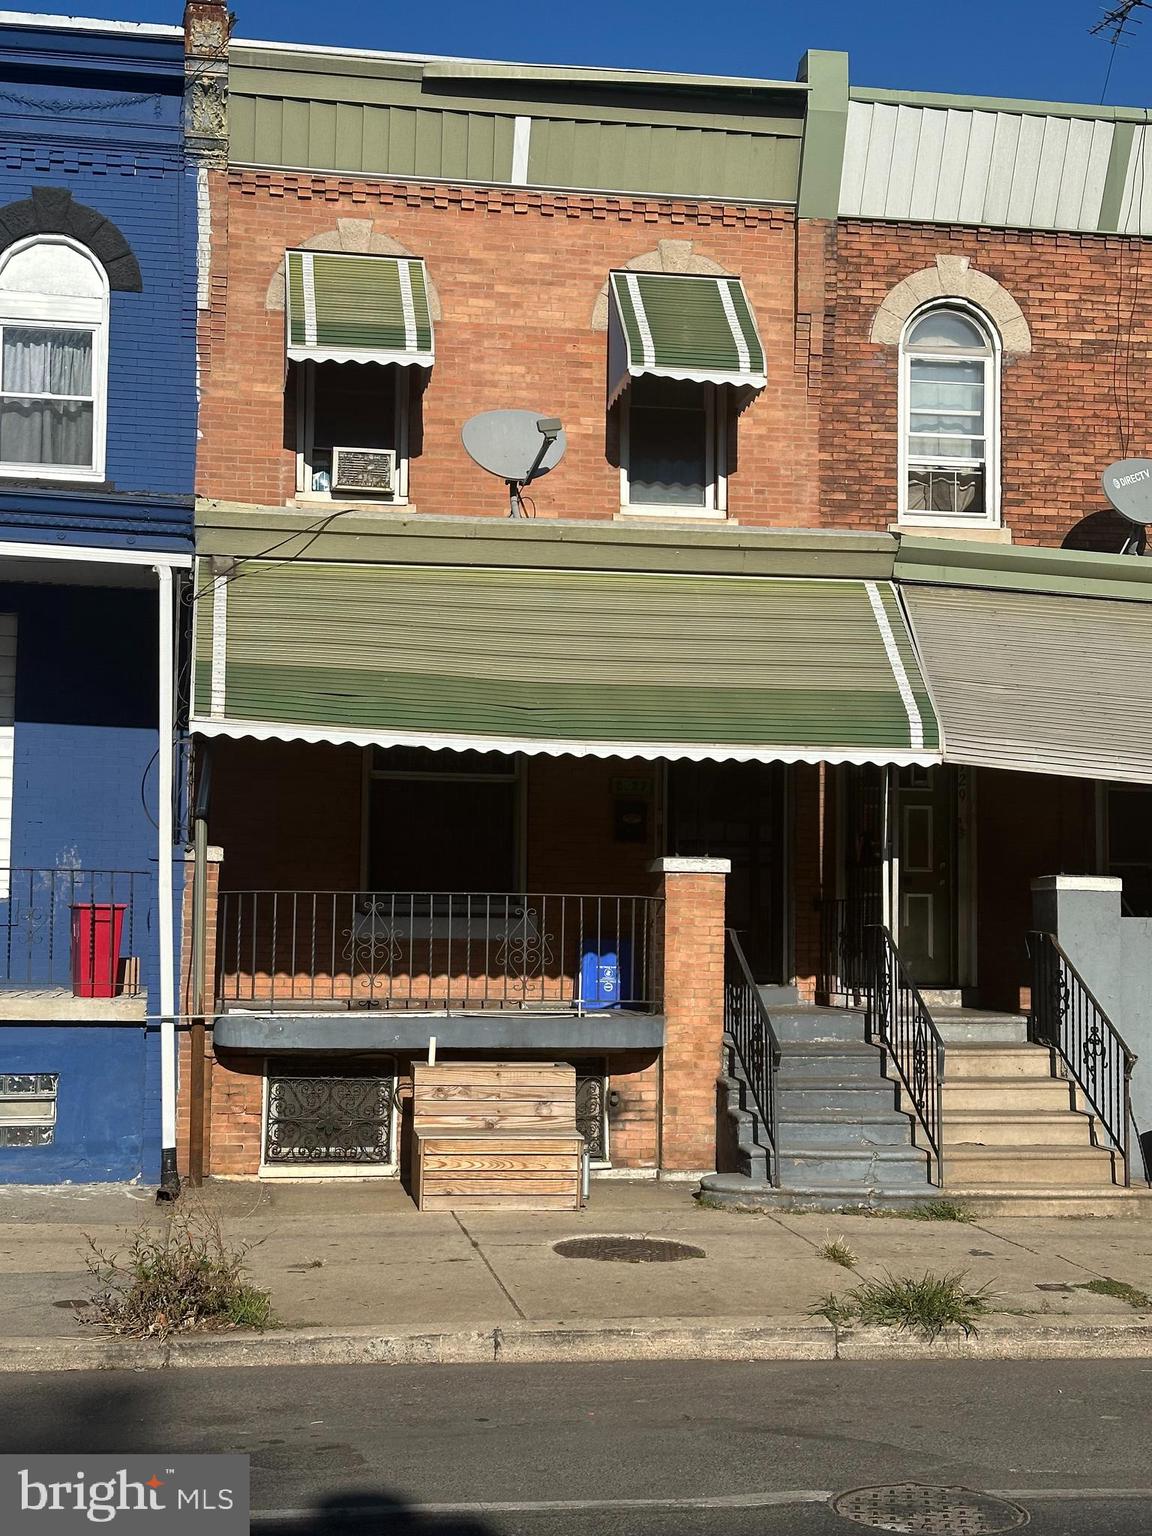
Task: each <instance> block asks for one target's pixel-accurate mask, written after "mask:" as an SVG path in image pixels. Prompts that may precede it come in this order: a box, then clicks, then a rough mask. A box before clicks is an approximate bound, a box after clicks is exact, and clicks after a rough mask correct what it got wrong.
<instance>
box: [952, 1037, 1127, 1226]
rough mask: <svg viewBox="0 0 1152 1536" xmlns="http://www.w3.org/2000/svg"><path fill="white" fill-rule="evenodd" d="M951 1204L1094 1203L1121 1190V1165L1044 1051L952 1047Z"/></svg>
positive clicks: (1030, 1047) (1027, 1047)
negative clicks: (1010, 1200)
mask: <svg viewBox="0 0 1152 1536" xmlns="http://www.w3.org/2000/svg"><path fill="white" fill-rule="evenodd" d="M942 1131H943V1137H942V1140H943V1147H942V1151H943V1159H944V1190H945V1193H946V1194H948V1195H949V1196H954V1197H956V1198H959V1199H963V1198H965V1197H966V1196H969V1195H971V1196H993V1195H996V1194H1003V1195H1019V1196H1020V1197H1021V1198H1030V1199H1035V1198H1037V1197H1043V1196H1045V1195H1049V1196H1061V1195H1062V1196H1064V1197H1069V1196H1080V1197H1082V1198H1089V1197H1095V1196H1098V1195H1100V1194H1103V1193H1105V1192H1108V1191H1111V1190H1113V1189H1116V1188H1117V1187H1118V1186H1119V1185H1120V1184H1122V1182H1123V1168H1122V1167H1121V1166H1120V1160H1119V1158H1118V1157H1117V1156H1116V1155H1115V1154H1114V1153H1113V1152H1112V1151H1111V1150H1110V1149H1109V1147H1108V1146H1107V1145H1106V1138H1105V1137H1104V1135H1103V1133H1102V1131H1101V1129H1100V1127H1099V1125H1098V1123H1097V1122H1096V1120H1095V1118H1094V1116H1092V1115H1091V1114H1089V1113H1087V1112H1086V1111H1084V1110H1083V1109H1082V1108H1081V1107H1080V1104H1079V1095H1078V1094H1077V1091H1076V1088H1075V1086H1074V1085H1073V1084H1072V1083H1071V1082H1069V1080H1068V1079H1067V1078H1065V1077H1063V1076H1057V1075H1054V1062H1053V1053H1052V1052H1051V1051H1050V1050H1049V1049H1048V1048H1047V1047H1046V1046H1042V1045H1029V1044H1027V1043H1022V1044H1021V1043H1013V1044H967V1045H951V1046H949V1047H948V1050H947V1054H946V1066H945V1073H944V1089H943V1110H942Z"/></svg>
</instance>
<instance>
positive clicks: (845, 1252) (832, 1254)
mask: <svg viewBox="0 0 1152 1536" xmlns="http://www.w3.org/2000/svg"><path fill="white" fill-rule="evenodd" d="M816 1251H817V1253H819V1255H820V1257H821V1258H822V1259H827V1260H828V1262H829V1264H839V1266H840V1268H841V1269H855V1268H856V1266H857V1264H858V1263H859V1262H860V1260H859V1258H858V1257H857V1255H856V1254H855V1253H854V1252H853V1250H852V1249H851V1248H850V1247H849V1246H848V1244H847V1243H846V1242H845V1240H844V1239H843V1238H842V1237H830V1238H829V1239H828V1241H827V1242H826V1243H823V1244H821V1246H820V1247H819V1248H818V1249H817V1250H816Z"/></svg>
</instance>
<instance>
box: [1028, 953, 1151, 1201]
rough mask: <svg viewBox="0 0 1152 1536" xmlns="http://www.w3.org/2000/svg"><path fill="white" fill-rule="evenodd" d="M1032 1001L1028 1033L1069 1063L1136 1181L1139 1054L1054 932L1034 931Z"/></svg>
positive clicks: (1126, 1174)
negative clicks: (1134, 1120) (1134, 1134)
mask: <svg viewBox="0 0 1152 1536" xmlns="http://www.w3.org/2000/svg"><path fill="white" fill-rule="evenodd" d="M1028 950H1029V954H1030V956H1031V959H1032V1001H1031V1006H1030V1008H1029V1010H1028V1038H1029V1040H1032V1041H1034V1042H1035V1043H1036V1044H1038V1045H1046V1046H1049V1047H1050V1048H1051V1049H1052V1050H1054V1051H1055V1052H1056V1053H1057V1054H1058V1055H1059V1056H1060V1058H1061V1060H1062V1061H1063V1062H1064V1065H1065V1067H1066V1068H1067V1069H1068V1075H1069V1076H1070V1077H1071V1079H1072V1081H1073V1082H1074V1083H1075V1084H1076V1086H1077V1087H1078V1088H1079V1090H1080V1092H1081V1093H1082V1094H1083V1096H1084V1099H1085V1100H1086V1102H1087V1104H1088V1107H1089V1108H1090V1109H1091V1111H1092V1113H1093V1114H1094V1115H1095V1117H1096V1119H1097V1121H1098V1122H1099V1123H1100V1125H1101V1126H1102V1127H1103V1130H1104V1133H1105V1134H1106V1135H1107V1137H1108V1139H1109V1141H1110V1142H1111V1144H1112V1146H1113V1148H1114V1149H1115V1150H1116V1152H1118V1153H1119V1155H1120V1158H1121V1160H1122V1162H1123V1165H1124V1170H1123V1171H1124V1183H1125V1185H1126V1186H1127V1185H1129V1184H1131V1182H1132V1165H1131V1125H1132V1069H1133V1067H1134V1066H1135V1065H1136V1057H1135V1054H1134V1053H1133V1052H1132V1051H1130V1050H1129V1048H1128V1045H1127V1043H1126V1042H1125V1040H1124V1038H1123V1036H1122V1035H1121V1034H1120V1031H1119V1030H1118V1029H1117V1028H1116V1026H1115V1025H1114V1024H1113V1023H1112V1020H1111V1019H1110V1018H1109V1017H1108V1015H1107V1014H1106V1013H1105V1012H1104V1010H1103V1008H1102V1007H1101V1006H1100V1004H1099V1003H1098V1002H1097V1000H1096V998H1095V997H1094V996H1093V995H1092V992H1091V991H1090V989H1089V988H1088V986H1087V985H1086V983H1085V981H1084V978H1083V977H1082V976H1081V975H1080V973H1079V972H1078V971H1077V969H1076V967H1075V966H1074V965H1073V964H1072V962H1071V960H1069V958H1068V956H1067V955H1066V954H1065V953H1064V951H1063V949H1061V947H1060V945H1059V943H1058V942H1057V941H1056V939H1055V938H1054V937H1053V935H1052V934H1050V933H1030V934H1029V935H1028Z"/></svg>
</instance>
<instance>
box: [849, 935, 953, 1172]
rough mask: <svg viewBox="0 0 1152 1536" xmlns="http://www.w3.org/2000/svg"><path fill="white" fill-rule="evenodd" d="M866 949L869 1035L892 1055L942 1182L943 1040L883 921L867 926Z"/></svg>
mask: <svg viewBox="0 0 1152 1536" xmlns="http://www.w3.org/2000/svg"><path fill="white" fill-rule="evenodd" d="M864 949H865V957H866V961H867V966H866V975H865V986H864V998H865V1007H866V1017H867V1029H868V1038H869V1039H870V1040H871V1041H872V1042H873V1043H874V1044H876V1045H879V1046H882V1047H883V1049H884V1050H885V1051H886V1052H887V1053H888V1055H889V1057H890V1058H891V1060H892V1063H893V1065H894V1066H895V1068H896V1072H897V1075H898V1076H899V1078H900V1082H901V1083H902V1085H903V1087H904V1092H905V1095H906V1097H907V1099H908V1102H909V1103H910V1104H911V1106H912V1108H913V1110H914V1111H915V1114H916V1119H917V1121H918V1122H919V1125H920V1128H921V1130H922V1131H923V1133H924V1137H925V1140H926V1142H927V1145H928V1150H929V1152H930V1153H931V1163H932V1168H931V1177H932V1181H933V1183H935V1184H942V1183H943V1182H944V1169H943V1158H942V1155H941V1148H942V1138H941V1133H940V1127H941V1116H942V1109H943V1084H944V1041H943V1038H942V1037H941V1034H940V1031H939V1030H938V1029H937V1028H936V1024H935V1022H934V1020H933V1018H932V1015H931V1013H930V1012H929V1011H928V1006H927V1004H926V1003H925V1001H924V999H923V998H922V997H921V996H920V993H919V991H918V990H917V987H916V985H915V983H914V982H913V980H912V978H911V976H910V975H909V973H908V969H907V967H906V965H905V964H904V961H903V959H902V958H901V955H900V951H899V950H898V949H897V947H896V944H895V941H894V940H893V938H892V935H891V933H890V932H889V930H888V929H887V928H886V927H885V926H884V925H883V924H882V923H875V924H873V925H872V926H871V927H870V928H868V929H867V931H866V937H865V944H864Z"/></svg>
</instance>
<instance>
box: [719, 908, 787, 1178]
mask: <svg viewBox="0 0 1152 1536" xmlns="http://www.w3.org/2000/svg"><path fill="white" fill-rule="evenodd" d="M724 1032H725V1034H726V1035H727V1036H728V1038H729V1039H730V1040H731V1042H732V1048H733V1050H734V1051H735V1053H736V1058H737V1060H738V1062H739V1063H740V1068H741V1070H742V1071H743V1073H744V1080H745V1082H746V1083H747V1085H748V1092H749V1094H750V1096H751V1099H752V1103H751V1104H750V1105H746V1106H745V1107H746V1108H748V1109H750V1110H751V1111H752V1113H753V1114H754V1115H756V1116H757V1117H758V1119H759V1121H760V1126H761V1128H762V1130H763V1133H764V1134H763V1137H762V1143H763V1146H764V1151H765V1155H766V1159H767V1163H768V1179H769V1182H770V1183H771V1184H773V1185H778V1184H779V1182H780V1174H779V1167H778V1160H777V1155H776V1129H777V1126H778V1124H779V1104H778V1092H779V1090H778V1086H777V1085H778V1080H779V1075H780V1042H779V1040H778V1039H777V1038H776V1031H775V1030H774V1029H773V1028H772V1019H771V1016H770V1015H769V1012H768V1009H767V1008H766V1006H765V1004H764V999H763V998H762V997H761V995H760V988H759V987H758V986H757V985H756V982H755V981H754V980H753V977H752V972H751V969H750V968H749V965H748V961H747V960H746V959H745V957H744V951H743V949H742V948H741V947H740V940H739V939H738V938H737V936H736V932H735V930H734V929H732V928H729V929H728V932H727V944H726V945H725V949H724Z"/></svg>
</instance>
